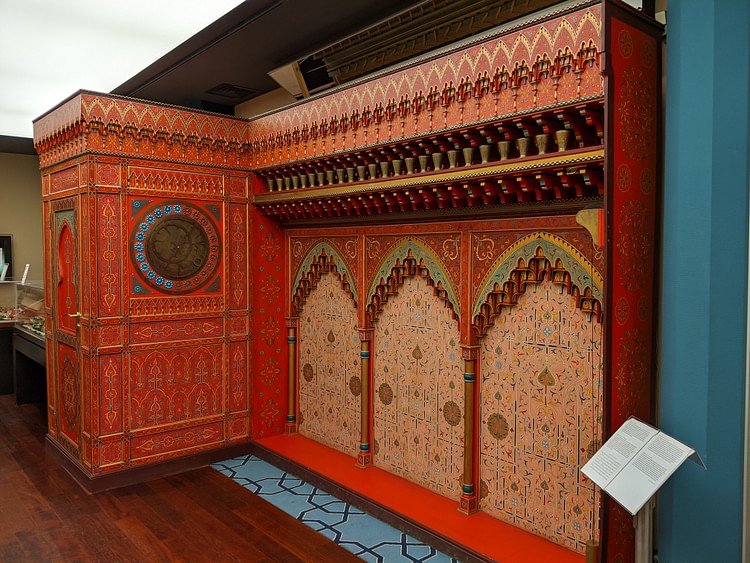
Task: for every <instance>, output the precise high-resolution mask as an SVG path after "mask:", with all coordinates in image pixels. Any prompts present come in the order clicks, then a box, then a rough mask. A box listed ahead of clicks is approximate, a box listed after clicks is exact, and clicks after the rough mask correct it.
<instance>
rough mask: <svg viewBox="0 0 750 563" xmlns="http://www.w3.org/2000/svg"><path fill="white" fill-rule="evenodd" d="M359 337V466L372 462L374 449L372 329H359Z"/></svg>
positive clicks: (366, 465) (365, 465)
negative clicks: (371, 422)
mask: <svg viewBox="0 0 750 563" xmlns="http://www.w3.org/2000/svg"><path fill="white" fill-rule="evenodd" d="M359 339H360V342H361V347H360V352H359V359H360V367H361V374H360V381H361V384H362V385H361V390H362V392H361V393H360V399H361V400H362V417H361V420H360V439H359V454H358V455H357V465H358V466H359V467H368V466H369V465H371V464H372V451H371V449H370V366H371V363H370V350H371V349H372V346H371V344H372V329H371V328H368V329H363V328H361V329H359Z"/></svg>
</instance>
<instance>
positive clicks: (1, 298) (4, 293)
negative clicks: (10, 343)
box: [0, 281, 18, 324]
mask: <svg viewBox="0 0 750 563" xmlns="http://www.w3.org/2000/svg"><path fill="white" fill-rule="evenodd" d="M16 284H17V282H14V281H2V282H0V323H2V324H5V323H8V324H10V323H13V322H14V321H15V320H16V307H17V306H18V297H17V295H16Z"/></svg>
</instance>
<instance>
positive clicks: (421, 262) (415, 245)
mask: <svg viewBox="0 0 750 563" xmlns="http://www.w3.org/2000/svg"><path fill="white" fill-rule="evenodd" d="M411 276H420V277H423V278H424V279H425V280H426V281H427V285H429V286H430V287H432V288H433V291H434V295H435V296H436V297H437V298H438V299H440V300H441V301H443V303H444V304H445V305H446V306H447V307H448V308H449V309H450V311H451V313H452V316H453V318H454V319H458V316H459V314H460V311H461V308H460V303H459V300H458V292H457V291H456V288H455V283H454V281H453V280H451V277H450V275H449V274H448V270H447V268H445V266H444V265H443V263H442V261H441V260H440V259H439V258H438V257H437V256H436V255H435V253H434V252H433V251H432V250H431V249H430V248H429V247H428V246H427V245H426V244H424V243H423V242H421V241H420V240H418V239H416V238H412V237H407V238H406V239H404V241H403V242H402V243H401V244H398V245H396V246H395V248H394V249H393V250H391V252H389V253H388V254H387V255H386V256H385V257H384V258H383V260H381V262H380V265H379V267H378V269H377V270H376V272H375V275H374V276H373V279H372V280H371V282H370V288H369V290H368V292H367V310H366V314H367V319H368V321H369V322H370V324H374V323H375V322H376V321H377V319H378V317H379V316H380V314H381V313H382V311H383V308H384V306H385V304H386V303H387V302H388V300H389V299H390V298H391V297H392V296H393V295H396V294H397V293H398V288H399V286H401V285H402V284H403V282H404V280H405V279H406V278H408V277H411Z"/></svg>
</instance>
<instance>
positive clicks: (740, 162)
mask: <svg viewBox="0 0 750 563" xmlns="http://www.w3.org/2000/svg"><path fill="white" fill-rule="evenodd" d="M667 18H668V19H667V69H666V70H667V86H666V96H667V98H666V99H667V103H666V132H665V158H666V161H665V167H666V168H665V186H664V189H665V195H664V226H663V228H664V240H663V247H662V255H663V270H662V292H661V315H662V317H661V330H660V340H661V341H660V347H661V355H660V362H661V369H660V401H659V408H660V412H659V424H660V426H661V428H662V429H663V430H664V431H665V432H667V433H668V434H671V435H673V436H675V437H676V438H677V439H679V440H681V441H683V442H685V443H686V444H688V445H690V446H692V447H694V448H695V449H696V450H697V451H698V453H699V454H700V455H701V457H702V458H703V460H704V462H705V463H706V466H707V468H708V469H707V470H705V471H704V470H703V469H700V468H698V467H697V466H695V465H693V464H692V463H689V462H688V463H686V464H685V465H683V466H682V467H681V468H680V469H679V470H678V471H677V472H676V473H675V475H674V476H673V478H672V480H671V481H670V482H669V483H667V485H665V487H664V488H663V489H662V491H661V493H660V496H659V528H658V535H657V543H658V549H659V559H660V563H691V562H696V563H707V562H714V561H716V562H727V563H730V562H739V561H741V553H742V503H743V495H744V491H743V485H742V478H743V460H744V416H745V410H744V399H745V353H746V345H745V344H746V325H747V319H746V311H747V255H748V129H749V128H750V123H748V71H749V69H750V66H749V63H748V60H749V59H748V54H749V44H750V2H747V1H746V0H670V1H669V4H668V12H667Z"/></svg>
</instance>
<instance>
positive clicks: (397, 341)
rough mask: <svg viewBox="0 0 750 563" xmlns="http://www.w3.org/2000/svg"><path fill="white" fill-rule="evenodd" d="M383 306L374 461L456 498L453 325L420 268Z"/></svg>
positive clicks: (458, 442) (458, 386) (377, 335)
mask: <svg viewBox="0 0 750 563" xmlns="http://www.w3.org/2000/svg"><path fill="white" fill-rule="evenodd" d="M384 305H385V306H384V307H383V308H382V311H381V312H380V314H379V315H378V318H377V322H376V323H375V331H374V336H373V346H374V352H375V354H374V355H375V358H374V365H373V444H374V452H373V453H374V455H373V461H374V463H375V465H376V466H378V467H380V468H382V469H384V470H386V471H389V472H392V473H395V474H397V475H400V476H402V477H404V478H406V479H409V480H411V481H413V482H415V483H417V484H419V485H422V486H423V487H426V488H428V489H431V490H433V491H435V492H437V493H439V494H442V495H444V496H447V497H449V498H452V499H456V500H457V499H458V498H459V497H460V495H461V486H460V485H461V483H460V481H461V478H462V475H463V455H464V441H463V430H464V426H463V424H464V416H465V407H464V395H463V377H462V368H461V354H460V352H459V327H458V323H457V322H456V321H455V319H454V315H453V310H452V309H451V308H450V307H449V306H446V304H445V301H444V300H443V299H442V298H441V296H440V295H436V292H435V291H434V290H433V288H432V287H431V285H430V284H429V276H428V275H424V274H422V275H420V271H419V269H418V268H415V269H414V270H413V271H412V272H410V275H406V274H405V275H403V276H402V277H401V279H400V283H398V284H396V285H395V286H394V292H393V293H392V294H390V295H389V299H388V300H387V303H385V304H384Z"/></svg>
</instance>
